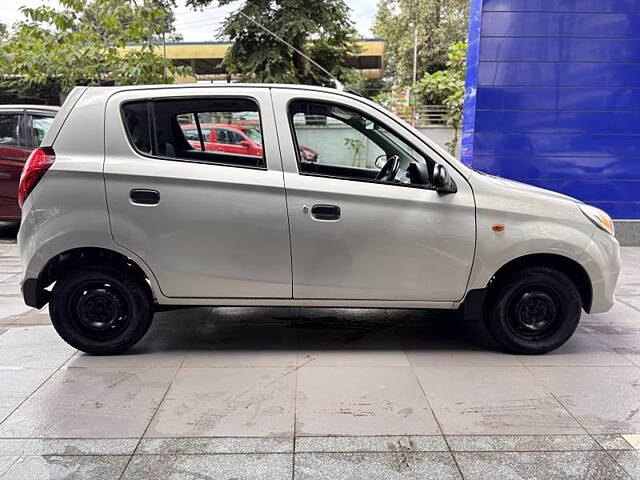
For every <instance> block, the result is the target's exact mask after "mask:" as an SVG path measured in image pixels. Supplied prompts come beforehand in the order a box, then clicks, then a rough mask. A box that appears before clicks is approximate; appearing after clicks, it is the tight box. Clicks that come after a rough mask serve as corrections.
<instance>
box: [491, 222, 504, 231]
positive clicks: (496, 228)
mask: <svg viewBox="0 0 640 480" xmlns="http://www.w3.org/2000/svg"><path fill="white" fill-rule="evenodd" d="M491 230H493V231H494V232H504V224H503V223H494V224H493V225H491Z"/></svg>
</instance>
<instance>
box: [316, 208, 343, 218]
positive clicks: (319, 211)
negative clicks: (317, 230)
mask: <svg viewBox="0 0 640 480" xmlns="http://www.w3.org/2000/svg"><path fill="white" fill-rule="evenodd" d="M311 216H312V217H313V218H315V219H316V220H338V219H339V218H340V207H338V206H337V205H314V206H313V207H312V208H311Z"/></svg>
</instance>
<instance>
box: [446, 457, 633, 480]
mask: <svg viewBox="0 0 640 480" xmlns="http://www.w3.org/2000/svg"><path fill="white" fill-rule="evenodd" d="M454 455H455V457H456V460H457V462H458V465H459V467H460V470H461V471H462V475H463V476H464V478H465V480H484V479H487V480H512V479H513V480H515V479H518V480H556V479H563V480H564V479H580V480H602V479H607V480H614V479H626V480H628V476H627V475H626V474H625V472H624V471H623V470H622V469H621V468H620V467H619V466H618V465H617V464H616V463H615V462H614V461H613V460H612V459H611V457H609V455H608V454H607V453H606V452H603V451H600V452H594V451H591V452H499V453H497V452H492V453H489V452H474V453H468V452H457V453H454Z"/></svg>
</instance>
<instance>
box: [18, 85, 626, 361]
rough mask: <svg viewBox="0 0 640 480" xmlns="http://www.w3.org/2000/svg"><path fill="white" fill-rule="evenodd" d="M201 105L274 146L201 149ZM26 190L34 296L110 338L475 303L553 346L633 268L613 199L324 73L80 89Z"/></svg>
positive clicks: (87, 344)
mask: <svg viewBox="0 0 640 480" xmlns="http://www.w3.org/2000/svg"><path fill="white" fill-rule="evenodd" d="M185 117H188V118H193V119H194V121H193V123H194V124H196V125H197V124H198V123H200V124H206V123H207V121H208V119H211V118H216V119H217V118H225V119H230V123H236V124H240V122H242V121H249V120H250V121H254V122H255V121H257V122H260V132H261V140H262V141H261V144H262V145H263V150H264V151H263V152H262V154H261V155H259V156H258V155H249V154H236V153H230V152H228V151H211V150H207V149H206V148H205V149H203V148H202V142H203V141H204V139H202V138H201V135H199V138H198V143H199V147H200V148H197V147H194V145H193V144H192V143H191V142H192V141H193V140H191V141H190V140H187V138H185V134H184V132H183V130H182V129H181V127H180V124H181V123H186V122H181V121H180V120H181V119H182V118H185ZM247 119H248V120H247ZM212 128H213V129H215V128H217V127H212ZM225 128H227V127H225ZM201 130H202V128H201V129H200V131H201ZM236 130H237V129H236ZM209 139H210V138H209ZM301 143H302V144H304V145H310V146H312V147H313V149H314V150H315V151H318V152H319V156H318V161H317V162H311V163H309V162H306V161H303V160H302V159H301V158H300V154H299V151H300V149H299V145H300V144H301ZM251 148H257V147H251ZM19 190H20V196H19V199H20V204H21V205H22V208H23V210H22V213H23V215H22V223H21V226H20V231H19V233H18V245H19V249H20V258H21V261H22V265H23V268H22V271H23V278H22V280H21V285H22V292H23V296H24V299H25V303H26V304H27V305H29V306H32V307H34V308H42V307H43V306H44V305H45V304H46V303H47V302H49V312H50V315H51V321H52V324H53V326H54V327H55V329H56V330H57V332H58V333H59V334H60V336H61V337H62V338H63V339H64V340H66V341H67V342H68V343H69V344H70V345H72V346H74V347H75V348H78V349H80V350H83V351H85V352H90V353H94V354H113V353H119V352H123V351H125V350H126V349H127V348H129V347H131V346H132V345H133V344H135V343H136V342H137V341H138V340H140V339H141V338H142V336H143V335H144V334H145V332H146V331H147V329H148V328H149V326H150V324H151V320H152V317H153V314H154V312H155V311H160V310H167V309H170V308H179V307H183V306H196V305H233V306H237V305H252V306H257V305H260V306H300V307H305V306H312V307H336V306H339V307H368V308H369V307H370V308H376V307H377V308H381V307H382V308H425V309H436V308H439V309H449V310H451V309H459V310H460V311H461V313H462V315H463V317H464V318H467V319H472V318H473V319H483V320H484V322H485V324H486V326H487V329H488V330H489V332H490V333H491V335H492V336H493V338H494V339H495V340H496V342H497V343H498V344H499V345H501V346H502V348H504V349H505V350H507V351H509V352H515V353H524V354H539V353H545V352H549V351H551V350H553V349H555V348H557V347H559V346H560V345H562V344H564V343H565V342H566V341H567V340H568V339H569V338H570V337H571V335H573V333H574V331H575V330H576V327H577V326H578V322H579V320H580V315H581V311H582V310H584V311H586V312H590V313H600V312H605V311H607V310H609V309H610V308H611V307H612V306H613V304H614V290H615V286H616V281H617V278H618V273H619V270H620V255H619V244H618V242H617V240H616V239H615V237H614V227H613V223H612V221H611V218H609V216H608V215H607V214H606V213H605V212H603V211H602V210H600V209H597V208H594V207H592V206H589V205H586V204H584V203H582V202H579V201H578V200H575V199H573V198H570V197H567V196H564V195H560V194H558V193H555V192H551V191H548V190H543V189H540V188H536V187H534V186H531V185H526V184H524V183H519V182H514V181H509V180H504V179H500V178H496V177H492V176H489V175H485V174H482V173H479V172H476V171H473V170H471V169H470V168H468V167H467V166H465V165H464V164H462V163H460V162H459V161H458V160H456V159H455V158H454V157H452V156H451V155H449V154H448V153H447V152H446V151H445V150H443V149H442V148H441V147H440V146H438V145H437V144H436V143H435V142H433V141H432V140H430V139H429V138H427V137H425V136H424V135H423V134H422V133H420V132H419V131H418V130H416V129H415V128H413V127H412V126H411V125H408V124H406V123H404V122H402V121H401V120H400V119H398V118H397V117H395V116H394V115H392V114H391V113H389V112H388V111H386V110H384V109H383V108H382V107H381V106H380V105H378V104H377V103H375V102H372V101H369V100H366V99H364V98H362V97H358V96H356V95H352V94H349V93H346V92H340V91H337V90H331V89H327V88H320V87H311V86H302V85H265V84H260V85H234V84H230V85H224V86H222V85H220V86H210V85H202V86H182V85H175V86H164V85H163V86H135V87H132V86H129V87H101V88H95V87H93V88H92V87H78V88H76V89H74V90H73V91H72V92H71V94H70V95H69V97H68V98H67V100H66V102H65V104H64V106H63V107H62V109H61V111H60V112H59V114H58V117H57V118H56V122H55V123H54V126H53V127H52V128H51V130H50V131H49V133H48V134H47V136H46V138H45V139H44V141H43V144H42V146H41V147H40V148H38V149H36V150H34V152H33V153H32V154H31V156H30V157H29V160H28V161H27V164H26V165H25V169H24V172H23V175H22V177H21V181H20V189H19Z"/></svg>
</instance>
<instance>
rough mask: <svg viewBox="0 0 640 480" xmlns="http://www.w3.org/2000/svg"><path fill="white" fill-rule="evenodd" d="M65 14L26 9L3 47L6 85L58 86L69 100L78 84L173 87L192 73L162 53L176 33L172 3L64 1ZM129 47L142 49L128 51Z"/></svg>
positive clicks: (0, 67)
mask: <svg viewBox="0 0 640 480" xmlns="http://www.w3.org/2000/svg"><path fill="white" fill-rule="evenodd" d="M59 4H60V6H61V7H62V8H61V9H55V8H51V7H48V6H44V5H43V6H40V7H36V8H22V9H21V10H22V13H23V14H24V16H25V19H24V20H22V21H20V22H18V23H16V24H15V25H14V26H13V28H12V29H11V31H10V33H9V34H8V36H7V38H6V40H5V41H4V42H3V43H2V44H1V45H0V58H1V59H2V61H0V86H1V87H4V88H8V89H12V90H14V91H16V92H20V91H21V90H33V89H34V88H44V87H50V86H51V85H52V84H54V85H55V86H56V87H57V88H58V89H59V91H60V94H61V96H64V95H65V94H66V93H67V92H68V91H69V90H71V89H72V88H73V87H74V86H76V85H104V84H115V85H130V84H144V83H167V82H171V81H173V80H172V78H171V75H168V74H186V73H188V70H187V69H185V68H184V67H174V65H173V64H172V63H171V61H169V60H165V59H164V58H162V57H161V56H159V55H158V54H157V53H156V51H155V47H156V43H157V39H158V38H160V37H161V36H162V34H163V33H167V32H170V31H171V26H170V22H169V16H168V13H167V8H168V5H169V4H168V3H167V1H161V0H147V1H145V2H144V4H143V5H140V4H138V2H136V1H135V0H90V1H84V0H59ZM128 43H137V44H139V47H137V48H133V49H125V47H126V46H127V44H128Z"/></svg>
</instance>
